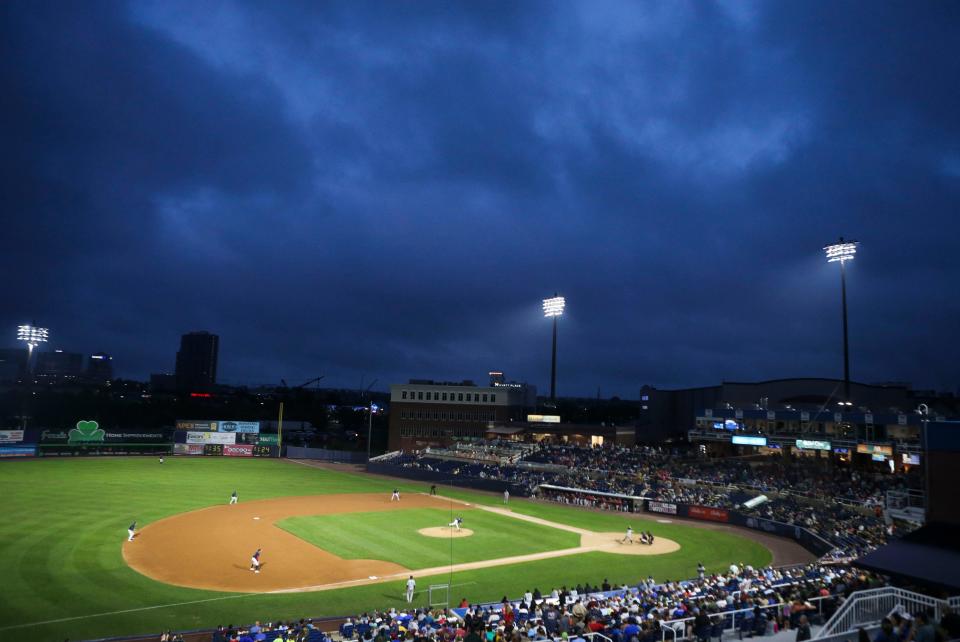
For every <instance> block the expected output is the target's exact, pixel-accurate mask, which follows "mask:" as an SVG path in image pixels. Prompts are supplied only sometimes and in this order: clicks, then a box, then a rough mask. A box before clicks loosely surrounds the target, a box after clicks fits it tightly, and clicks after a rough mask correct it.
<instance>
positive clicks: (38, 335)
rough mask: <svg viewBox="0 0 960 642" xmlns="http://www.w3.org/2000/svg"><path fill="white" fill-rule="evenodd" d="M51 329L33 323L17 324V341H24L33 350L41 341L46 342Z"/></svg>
mask: <svg viewBox="0 0 960 642" xmlns="http://www.w3.org/2000/svg"><path fill="white" fill-rule="evenodd" d="M48 336H49V330H47V329H46V328H38V327H36V326H32V325H21V326H17V341H23V342H24V343H26V344H27V346H29V348H30V349H31V350H33V349H34V348H36V347H37V346H38V345H40V344H41V343H46V342H47V338H48Z"/></svg>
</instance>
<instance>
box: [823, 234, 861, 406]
mask: <svg viewBox="0 0 960 642" xmlns="http://www.w3.org/2000/svg"><path fill="white" fill-rule="evenodd" d="M823 251H824V252H825V253H826V255H827V262H828V263H839V264H840V302H841V306H842V308H843V400H844V402H845V403H846V405H848V406H849V405H851V403H850V347H849V343H848V341H847V268H846V265H845V264H846V262H847V261H852V260H853V257H854V256H855V255H856V253H857V242H856V241H848V240H844V238H843V237H842V236H841V237H840V240H838V241H837V242H836V243H831V244H830V245H827V246H825V247H824V248H823Z"/></svg>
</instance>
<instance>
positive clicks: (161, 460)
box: [160, 455, 163, 464]
mask: <svg viewBox="0 0 960 642" xmlns="http://www.w3.org/2000/svg"><path fill="white" fill-rule="evenodd" d="M160 463H161V464H162V463H163V455H160Z"/></svg>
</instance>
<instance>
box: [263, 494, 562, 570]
mask: <svg viewBox="0 0 960 642" xmlns="http://www.w3.org/2000/svg"><path fill="white" fill-rule="evenodd" d="M455 515H462V516H463V518H464V528H469V529H470V530H472V531H473V535H471V536H470V537H463V538H452V539H451V538H438V537H426V536H424V535H421V534H420V533H419V532H418V531H419V530H420V529H422V528H431V527H437V526H445V525H446V524H449V523H450V521H451V520H452V517H451V513H450V511H449V510H443V509H436V508H421V509H414V510H401V511H376V512H367V513H349V514H341V515H306V516H298V517H290V518H287V519H285V520H282V521H280V522H278V524H277V525H278V526H279V527H280V528H283V529H284V530H286V531H288V532H289V533H292V534H294V535H296V536H297V537H300V538H301V539H303V540H306V541H308V542H310V543H311V544H313V545H314V546H317V547H319V548H322V549H324V550H326V551H329V552H331V553H333V554H334V555H336V556H338V557H341V558H343V559H376V560H383V561H386V562H394V563H396V564H400V565H401V566H404V567H406V568H410V569H420V568H432V567H435V566H444V565H448V564H461V563H464V562H477V561H480V560H488V559H496V558H500V557H510V556H512V555H526V554H529V553H540V552H543V551H552V550H557V549H562V548H575V547H577V546H579V545H580V536H579V535H577V534H576V533H571V532H569V531H563V530H560V529H556V528H551V527H549V526H542V525H540V524H532V523H530V522H524V521H521V520H517V519H513V518H511V517H506V516H502V515H497V514H495V513H490V512H487V511H483V510H469V509H467V510H462V511H458V512H457V513H455Z"/></svg>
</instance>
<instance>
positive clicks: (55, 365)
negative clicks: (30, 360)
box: [34, 350, 85, 381]
mask: <svg viewBox="0 0 960 642" xmlns="http://www.w3.org/2000/svg"><path fill="white" fill-rule="evenodd" d="M84 365H85V364H84V358H83V355H82V354H81V353H79V352H65V351H63V350H54V351H52V352H38V353H37V364H36V367H35V368H34V374H35V375H36V376H37V377H38V378H44V379H48V380H56V381H74V380H77V379H79V378H80V377H82V376H83V373H84Z"/></svg>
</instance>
